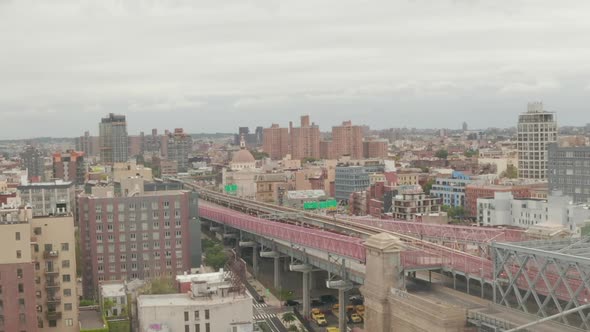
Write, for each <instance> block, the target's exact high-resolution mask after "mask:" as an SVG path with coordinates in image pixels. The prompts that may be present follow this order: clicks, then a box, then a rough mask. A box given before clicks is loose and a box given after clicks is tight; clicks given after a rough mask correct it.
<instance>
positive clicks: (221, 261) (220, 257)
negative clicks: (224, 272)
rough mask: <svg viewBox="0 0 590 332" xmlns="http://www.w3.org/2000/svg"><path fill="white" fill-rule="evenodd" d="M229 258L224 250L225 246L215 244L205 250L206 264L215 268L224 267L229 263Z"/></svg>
mask: <svg viewBox="0 0 590 332" xmlns="http://www.w3.org/2000/svg"><path fill="white" fill-rule="evenodd" d="M227 259H228V258H227V255H226V253H225V251H223V247H222V246H220V245H215V246H213V247H210V248H209V249H207V250H206V251H205V264H206V265H208V266H211V267H212V268H213V269H215V270H219V269H220V268H222V267H224V266H225V263H227Z"/></svg>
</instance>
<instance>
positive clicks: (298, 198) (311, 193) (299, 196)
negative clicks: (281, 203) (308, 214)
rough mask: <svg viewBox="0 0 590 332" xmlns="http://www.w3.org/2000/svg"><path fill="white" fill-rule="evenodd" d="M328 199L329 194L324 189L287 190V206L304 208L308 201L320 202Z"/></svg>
mask: <svg viewBox="0 0 590 332" xmlns="http://www.w3.org/2000/svg"><path fill="white" fill-rule="evenodd" d="M326 199H328V196H327V195H326V192H325V191H323V190H313V189H312V190H290V191H288V192H287V199H286V200H285V206H287V207H291V208H294V209H303V204H304V203H306V202H320V201H325V200H326Z"/></svg>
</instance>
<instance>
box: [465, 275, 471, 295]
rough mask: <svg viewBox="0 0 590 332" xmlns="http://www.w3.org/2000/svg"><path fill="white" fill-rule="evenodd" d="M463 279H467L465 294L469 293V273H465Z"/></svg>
mask: <svg viewBox="0 0 590 332" xmlns="http://www.w3.org/2000/svg"><path fill="white" fill-rule="evenodd" d="M465 280H466V281H467V295H471V294H469V275H468V274H465Z"/></svg>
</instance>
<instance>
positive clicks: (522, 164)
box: [516, 102, 557, 180]
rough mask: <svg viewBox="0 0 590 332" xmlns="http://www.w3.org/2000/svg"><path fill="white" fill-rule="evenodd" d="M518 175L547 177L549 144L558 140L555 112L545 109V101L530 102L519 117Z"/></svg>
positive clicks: (530, 177)
mask: <svg viewBox="0 0 590 332" xmlns="http://www.w3.org/2000/svg"><path fill="white" fill-rule="evenodd" d="M517 130H518V137H517V143H516V145H517V149H518V176H519V177H520V178H524V179H539V180H544V179H546V173H547V144H549V143H554V142H557V121H556V119H555V113H553V112H547V111H545V110H544V109H543V103H541V102H534V103H529V104H528V110H527V112H526V113H521V114H520V116H519V117H518V128H517Z"/></svg>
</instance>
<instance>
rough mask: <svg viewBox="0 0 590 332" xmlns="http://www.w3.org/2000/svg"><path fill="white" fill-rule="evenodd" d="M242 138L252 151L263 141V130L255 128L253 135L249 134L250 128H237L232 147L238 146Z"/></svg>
mask: <svg viewBox="0 0 590 332" xmlns="http://www.w3.org/2000/svg"><path fill="white" fill-rule="evenodd" d="M242 136H243V137H244V140H245V141H246V146H247V147H248V148H250V149H254V148H256V147H259V146H261V145H262V143H263V140H264V129H263V128H262V127H256V130H255V132H254V133H250V128H248V127H239V128H238V133H237V134H235V135H234V145H240V139H241V137H242Z"/></svg>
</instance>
